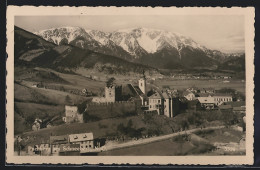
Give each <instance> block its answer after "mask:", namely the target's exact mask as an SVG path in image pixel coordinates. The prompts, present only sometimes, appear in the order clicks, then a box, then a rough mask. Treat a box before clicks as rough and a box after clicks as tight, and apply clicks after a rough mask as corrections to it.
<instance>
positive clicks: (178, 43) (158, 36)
mask: <svg viewBox="0 0 260 170" xmlns="http://www.w3.org/2000/svg"><path fill="white" fill-rule="evenodd" d="M35 34H36V35H40V36H41V37H42V38H44V39H45V40H47V41H51V42H54V43H55V44H58V45H59V44H61V43H64V42H65V43H66V42H67V43H69V44H70V43H71V42H73V41H74V40H75V39H77V38H79V37H80V38H81V39H82V38H84V39H85V40H87V41H89V42H92V43H93V42H94V41H96V42H97V44H98V45H97V46H101V47H106V46H115V45H117V46H119V47H121V48H123V49H124V50H125V51H126V52H128V53H129V54H130V55H132V56H135V57H137V58H138V57H140V55H144V54H147V53H151V54H152V53H155V52H157V51H159V50H161V49H163V48H169V47H171V48H175V49H177V50H178V51H181V49H182V48H183V47H187V46H189V47H192V48H196V49H201V50H204V49H205V47H203V46H201V45H200V44H198V43H196V42H195V41H193V40H192V39H191V38H187V37H185V36H183V35H181V34H179V33H173V32H169V31H164V30H157V29H148V28H132V29H122V30H117V31H114V32H111V33H106V32H102V31H98V30H87V29H83V28H80V27H60V28H53V29H48V30H42V31H39V32H35ZM77 44H79V47H82V48H83V47H84V43H83V41H82V40H79V41H78V42H77ZM90 48H91V47H90Z"/></svg>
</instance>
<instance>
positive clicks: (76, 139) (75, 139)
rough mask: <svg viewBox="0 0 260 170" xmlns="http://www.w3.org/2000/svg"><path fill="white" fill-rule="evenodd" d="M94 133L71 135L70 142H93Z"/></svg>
mask: <svg viewBox="0 0 260 170" xmlns="http://www.w3.org/2000/svg"><path fill="white" fill-rule="evenodd" d="M93 139H94V136H93V133H80V134H71V135H69V140H70V142H81V141H87V140H93Z"/></svg>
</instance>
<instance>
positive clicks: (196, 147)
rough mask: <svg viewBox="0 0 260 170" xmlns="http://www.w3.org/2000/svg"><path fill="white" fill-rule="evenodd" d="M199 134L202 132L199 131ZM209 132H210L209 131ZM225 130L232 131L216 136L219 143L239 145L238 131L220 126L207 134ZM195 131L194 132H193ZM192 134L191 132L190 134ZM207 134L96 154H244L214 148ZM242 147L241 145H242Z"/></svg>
mask: <svg viewBox="0 0 260 170" xmlns="http://www.w3.org/2000/svg"><path fill="white" fill-rule="evenodd" d="M206 131H207V130H206ZM200 132H201V134H202V133H203V132H204V130H203V131H200ZM209 132H210V133H209ZM227 132H234V133H233V135H232V136H230V138H228V139H227V138H226V137H225V136H218V142H219V143H232V142H233V143H234V144H236V145H239V140H236V139H238V138H241V137H242V135H243V133H242V132H241V133H239V132H238V131H235V130H232V129H228V128H223V129H222V128H220V129H215V130H209V131H208V133H207V134H208V135H209V136H210V135H213V136H215V135H216V134H219V133H223V134H226V133H227ZM195 133H196V132H195ZM192 135H193V134H191V136H192ZM208 135H205V136H204V137H203V138H201V137H199V136H196V135H193V137H192V138H191V139H190V140H180V141H178V140H176V139H175V138H171V139H167V140H161V141H157V142H152V143H147V144H142V145H137V146H130V147H126V148H120V149H115V150H110V151H105V152H100V153H99V154H98V155H101V156H108V155H109V156H119V155H122V156H177V155H217V154H221V155H224V154H225V155H234V154H238V155H241V154H242V155H243V154H245V152H244V150H243V149H241V150H240V151H223V150H221V149H218V150H216V149H215V147H214V142H215V141H210V140H207V137H208ZM242 147H243V146H242Z"/></svg>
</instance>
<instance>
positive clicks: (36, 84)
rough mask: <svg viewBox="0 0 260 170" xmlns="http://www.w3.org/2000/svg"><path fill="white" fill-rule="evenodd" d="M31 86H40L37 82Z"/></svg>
mask: <svg viewBox="0 0 260 170" xmlns="http://www.w3.org/2000/svg"><path fill="white" fill-rule="evenodd" d="M32 87H37V88H39V87H40V84H39V83H34V84H33V85H32Z"/></svg>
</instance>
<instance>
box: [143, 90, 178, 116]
mask: <svg viewBox="0 0 260 170" xmlns="http://www.w3.org/2000/svg"><path fill="white" fill-rule="evenodd" d="M179 105H180V102H179V99H178V98H177V97H176V96H175V95H174V94H171V93H169V92H167V91H165V92H158V91H156V92H155V93H154V94H153V95H151V96H150V97H149V109H148V110H149V111H157V113H158V115H165V116H167V117H174V116H175V115H177V114H178V113H179V110H180V107H179Z"/></svg>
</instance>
